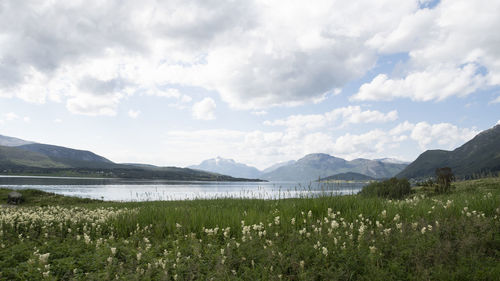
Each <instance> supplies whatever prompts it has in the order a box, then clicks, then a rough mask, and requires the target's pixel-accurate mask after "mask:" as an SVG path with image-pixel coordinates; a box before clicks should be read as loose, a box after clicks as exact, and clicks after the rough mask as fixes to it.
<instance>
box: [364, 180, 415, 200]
mask: <svg viewBox="0 0 500 281" xmlns="http://www.w3.org/2000/svg"><path fill="white" fill-rule="evenodd" d="M410 193H411V186H410V182H409V181H408V180H407V179H397V178H391V179H388V180H385V181H381V182H372V183H370V184H368V185H366V186H365V187H363V189H362V190H361V192H360V193H359V194H361V195H363V196H369V197H373V196H376V197H383V198H389V199H402V198H404V197H405V196H406V195H408V194H410Z"/></svg>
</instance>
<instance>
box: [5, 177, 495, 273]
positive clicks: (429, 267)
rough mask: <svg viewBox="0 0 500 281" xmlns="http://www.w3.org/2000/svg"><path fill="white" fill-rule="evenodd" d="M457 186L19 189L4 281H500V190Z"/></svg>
mask: <svg viewBox="0 0 500 281" xmlns="http://www.w3.org/2000/svg"><path fill="white" fill-rule="evenodd" d="M453 185H454V187H455V188H454V189H453V191H451V192H450V193H447V194H434V193H433V191H432V190H427V189H425V188H419V189H418V190H416V191H414V192H413V193H412V194H411V195H409V196H407V197H406V198H404V199H401V200H389V199H383V198H377V197H365V196H361V195H349V196H325V197H320V198H298V199H281V200H256V199H217V200H192V201H174V202H140V203H139V202H131V203H114V202H102V201H97V200H89V199H79V198H70V197H63V196H59V195H55V194H49V193H44V192H40V191H35V190H24V191H22V193H23V194H24V195H25V197H26V202H25V203H23V204H22V205H21V206H18V207H6V206H3V207H1V208H0V280H500V179H498V178H488V179H480V180H474V181H464V182H456V183H454V184H453ZM8 192H9V190H7V189H0V202H2V204H4V203H5V202H6V197H7V193H8Z"/></svg>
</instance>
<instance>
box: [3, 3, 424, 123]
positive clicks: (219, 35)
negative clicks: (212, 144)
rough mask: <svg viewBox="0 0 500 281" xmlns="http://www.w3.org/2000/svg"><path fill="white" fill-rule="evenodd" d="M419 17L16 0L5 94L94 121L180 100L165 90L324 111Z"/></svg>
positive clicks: (407, 9) (305, 6)
mask: <svg viewBox="0 0 500 281" xmlns="http://www.w3.org/2000/svg"><path fill="white" fill-rule="evenodd" d="M396 3H397V5H395V4H396ZM387 7H392V8H391V9H388V8H387ZM417 8H418V5H417V3H415V2H414V1H406V2H404V3H401V2H400V1H396V0H384V1H377V2H376V3H374V2H373V1H368V0H366V1H363V3H355V4H354V3H333V2H328V1H324V2H318V3H315V5H310V3H305V2H302V1H293V3H290V5H287V6H286V7H284V6H283V5H282V3H277V2H276V3H274V2H265V3H264V2H262V1H244V2H241V1H224V0H214V1H209V2H207V1H201V0H189V1H174V0H171V1H162V2H158V1H154V0H145V1H142V2H141V3H140V4H139V3H137V2H136V1H131V0H128V1H106V2H102V3H101V2H85V1H72V2H71V3H68V2H67V1H62V0H56V1H51V2H39V1H35V0H28V1H21V2H20V1H14V0H8V1H6V2H5V3H4V5H3V6H2V9H1V10H0V34H2V35H1V36H0V58H1V63H0V96H1V97H17V98H20V99H23V100H25V101H28V102H36V103H45V102H47V101H56V102H65V103H66V104H67V105H68V106H67V107H68V109H69V110H70V111H71V112H73V113H79V114H86V115H98V114H104V115H112V112H113V111H116V106H118V104H119V102H120V99H117V98H116V96H117V95H118V94H119V95H121V96H128V95H133V94H141V93H148V92H152V93H154V94H159V95H162V94H166V95H170V93H168V92H167V93H165V92H163V91H162V89H163V88H165V85H189V86H198V87H202V88H205V89H207V90H214V91H216V92H218V93H219V94H220V96H221V98H222V100H223V101H225V102H227V103H229V104H230V105H231V106H232V107H235V108H254V109H255V108H264V107H269V106H278V105H297V104H302V103H304V102H314V101H316V102H317V101H320V100H321V99H322V98H323V97H324V95H325V93H331V92H333V93H337V92H338V88H341V87H342V86H344V85H345V84H346V83H347V82H349V81H351V80H352V79H355V78H358V77H361V76H362V75H363V74H364V73H365V72H366V71H367V70H369V69H370V68H371V67H372V66H373V65H374V64H375V62H376V59H377V57H376V52H375V51H374V50H373V47H370V46H368V45H366V44H364V42H365V41H366V40H368V39H369V38H371V37H372V36H373V35H374V34H377V33H379V32H381V31H383V30H387V29H392V28H395V27H396V26H397V23H398V22H399V21H400V20H401V19H402V18H403V17H404V16H405V15H407V14H409V13H411V12H413V11H414V10H415V9H417ZM373 15H376V16H373ZM91 95H93V96H99V97H100V98H89V96H91ZM106 99H107V100H109V101H107V102H106V101H103V100H106ZM181 99H183V100H186V99H185V98H184V97H182V98H181ZM78 102H82V104H78ZM103 104H106V106H103ZM111 105H112V106H111Z"/></svg>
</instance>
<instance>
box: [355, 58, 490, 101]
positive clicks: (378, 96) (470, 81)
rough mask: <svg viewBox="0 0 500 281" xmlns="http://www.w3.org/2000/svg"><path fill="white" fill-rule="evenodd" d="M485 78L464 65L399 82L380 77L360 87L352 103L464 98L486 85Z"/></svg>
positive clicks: (414, 75)
mask: <svg viewBox="0 0 500 281" xmlns="http://www.w3.org/2000/svg"><path fill="white" fill-rule="evenodd" d="M485 81H486V78H485V76H484V75H481V74H477V66H476V65H474V64H467V65H465V66H463V67H459V68H441V67H438V68H432V69H427V70H423V71H420V72H415V73H412V74H409V75H407V76H406V77H405V78H402V79H389V78H388V77H387V75H385V74H379V75H377V77H375V78H374V79H373V80H372V81H371V82H370V83H366V84H363V85H362V86H361V88H360V89H359V92H358V93H357V94H355V95H354V96H353V97H352V99H353V100H361V101H367V100H392V99H394V98H410V99H412V100H414V101H430V100H438V101H440V100H444V99H446V98H448V97H450V96H462V97H463V96H466V95H469V94H471V93H473V92H475V91H476V90H477V89H479V88H481V87H483V86H484V85H485Z"/></svg>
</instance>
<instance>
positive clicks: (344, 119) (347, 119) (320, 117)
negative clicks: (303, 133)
mask: <svg viewBox="0 0 500 281" xmlns="http://www.w3.org/2000/svg"><path fill="white" fill-rule="evenodd" d="M397 118H398V112H397V111H396V110H392V111H390V112H388V113H386V114H384V113H382V112H380V111H377V110H362V109H361V107H360V106H347V107H341V108H337V109H334V110H332V111H330V112H326V113H324V114H311V115H292V116H289V117H288V118H286V119H278V120H274V121H269V120H268V121H265V122H264V125H267V126H285V127H288V128H301V129H307V130H313V129H319V128H323V127H326V126H328V125H332V124H334V123H338V126H340V127H342V126H346V125H349V124H365V123H384V122H389V121H394V120H396V119H397Z"/></svg>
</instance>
